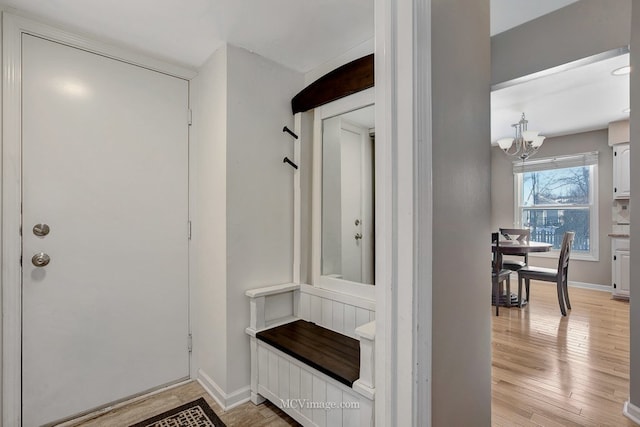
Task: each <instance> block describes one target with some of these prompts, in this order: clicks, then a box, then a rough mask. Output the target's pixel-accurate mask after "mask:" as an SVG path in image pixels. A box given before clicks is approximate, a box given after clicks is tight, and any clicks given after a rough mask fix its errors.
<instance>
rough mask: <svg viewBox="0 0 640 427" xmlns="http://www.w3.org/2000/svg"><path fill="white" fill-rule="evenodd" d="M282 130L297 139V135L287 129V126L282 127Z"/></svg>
mask: <svg viewBox="0 0 640 427" xmlns="http://www.w3.org/2000/svg"><path fill="white" fill-rule="evenodd" d="M282 132H286V133H288V134H289V135H291V136H292V137H294V138H295V139H298V135H296V134H295V133H293V131H292V130H291V129H289V128H288V127H286V126H285V127H283V128H282Z"/></svg>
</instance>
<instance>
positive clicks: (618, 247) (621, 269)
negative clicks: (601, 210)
mask: <svg viewBox="0 0 640 427" xmlns="http://www.w3.org/2000/svg"><path fill="white" fill-rule="evenodd" d="M630 254H631V252H630V251H629V239H628V238H622V239H611V256H612V259H613V260H612V265H611V266H612V268H611V286H612V294H613V297H614V298H629V284H630V279H629V270H630V266H631V264H630V259H631V256H630Z"/></svg>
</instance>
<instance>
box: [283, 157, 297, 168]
mask: <svg viewBox="0 0 640 427" xmlns="http://www.w3.org/2000/svg"><path fill="white" fill-rule="evenodd" d="M282 163H289V164H290V165H291V167H292V168H294V169H298V165H296V164H295V163H293V162H292V161H291V160H289V158H288V157H285V158H284V159H282Z"/></svg>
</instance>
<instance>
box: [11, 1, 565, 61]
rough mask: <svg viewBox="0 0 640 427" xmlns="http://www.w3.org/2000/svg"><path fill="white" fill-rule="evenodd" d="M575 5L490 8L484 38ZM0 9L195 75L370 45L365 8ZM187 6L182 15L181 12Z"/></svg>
mask: <svg viewBox="0 0 640 427" xmlns="http://www.w3.org/2000/svg"><path fill="white" fill-rule="evenodd" d="M573 1H576V0H535V1H532V0H491V34H492V35H493V34H496V33H498V32H501V31H504V30H506V29H508V28H510V27H513V26H515V25H519V24H521V23H523V22H526V21H528V20H531V19H534V18H536V17H538V16H540V15H543V14H545V13H549V12H551V11H553V10H555V9H558V8H560V7H563V6H565V5H567V4H569V3H572V2H573ZM0 3H2V4H4V5H6V6H9V7H12V8H15V9H17V10H20V11H23V12H27V13H28V14H30V15H32V16H34V17H37V18H42V19H44V20H46V21H47V22H52V23H56V24H60V25H62V26H64V27H66V28H70V29H73V30H76V31H80V32H83V33H86V34H89V35H92V36H97V37H100V38H104V39H107V40H111V41H113V42H116V43H117V44H119V45H124V46H128V47H132V48H134V49H137V50H140V51H142V52H145V53H147V54H150V55H153V56H156V57H159V58H164V59H166V60H170V61H172V62H175V63H178V64H181V65H186V66H189V67H193V68H198V67H199V66H200V65H202V64H203V63H204V62H205V61H206V60H207V58H208V57H209V56H210V55H211V54H212V53H213V52H214V51H215V50H216V49H217V48H218V47H220V46H221V45H222V44H223V43H225V42H228V43H231V44H233V45H236V46H239V47H242V48H245V49H247V50H250V51H252V52H256V53H258V54H259V55H262V56H264V57H266V58H269V59H271V60H273V61H276V62H278V63H280V64H283V65H285V66H287V67H289V68H291V69H293V70H296V71H300V72H307V71H309V70H312V69H313V68H315V67H317V66H319V65H321V64H323V63H325V62H327V61H329V60H331V59H334V58H336V57H338V56H339V55H341V54H342V53H344V52H346V51H347V50H349V49H351V48H354V47H356V46H358V45H360V44H362V43H364V42H366V41H368V40H371V39H373V36H374V24H373V7H374V1H373V0H322V1H318V0H189V1H188V2H185V1H184V0H91V1H87V0H0ZM187 6H188V7H187Z"/></svg>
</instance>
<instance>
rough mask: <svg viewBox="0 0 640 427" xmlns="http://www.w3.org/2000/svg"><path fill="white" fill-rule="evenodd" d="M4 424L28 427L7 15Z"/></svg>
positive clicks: (13, 63)
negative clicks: (24, 416)
mask: <svg viewBox="0 0 640 427" xmlns="http://www.w3.org/2000/svg"><path fill="white" fill-rule="evenodd" d="M2 16H3V19H2V21H3V23H2V24H3V25H2V35H3V40H2V58H3V64H2V89H3V90H2V93H3V97H2V106H3V114H2V122H3V126H2V421H3V422H2V424H3V425H7V426H19V425H21V424H22V414H21V408H22V399H21V393H22V377H21V374H22V372H21V361H22V349H21V346H22V344H21V343H22V324H21V319H22V296H21V286H22V285H21V284H22V277H21V272H20V270H21V269H20V253H21V250H22V249H21V247H22V242H21V238H20V232H19V230H20V222H21V218H20V205H21V203H22V199H21V188H22V183H21V178H22V176H21V166H20V165H21V164H22V158H21V139H22V130H21V122H22V120H21V109H22V100H21V55H22V53H21V32H20V27H19V24H18V22H16V21H15V20H13V19H11V17H10V15H7V14H6V13H3V14H2Z"/></svg>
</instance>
